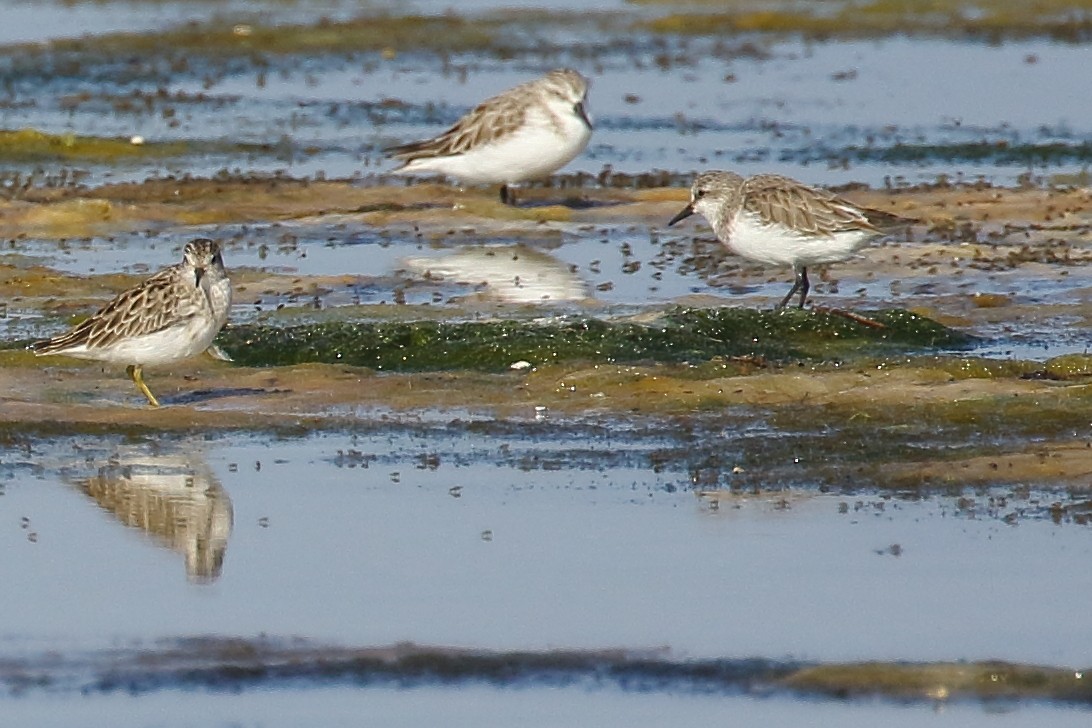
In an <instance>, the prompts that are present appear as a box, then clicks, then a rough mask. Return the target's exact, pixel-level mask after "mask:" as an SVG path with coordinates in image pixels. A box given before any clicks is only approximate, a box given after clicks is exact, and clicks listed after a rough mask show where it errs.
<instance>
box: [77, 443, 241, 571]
mask: <svg viewBox="0 0 1092 728" xmlns="http://www.w3.org/2000/svg"><path fill="white" fill-rule="evenodd" d="M78 487H79V488H80V490H82V491H83V492H84V493H86V494H87V495H89V496H91V497H92V498H93V499H94V500H95V502H96V503H98V505H99V506H100V507H101V508H102V509H103V510H105V511H107V512H109V513H110V514H112V515H114V516H115V517H116V518H117V519H118V520H119V521H121V522H122V523H124V524H125V525H126V526H132V527H134V528H140V529H142V530H144V531H146V532H148V533H149V534H150V535H152V536H154V537H155V538H156V539H157V540H158V541H160V542H161V543H162V544H163V545H165V546H167V547H169V548H170V549H172V550H174V551H177V552H179V553H182V554H184V555H185V557H186V575H187V576H188V577H189V578H190V580H192V581H196V582H202V583H208V582H213V581H216V580H217V579H219V578H220V573H221V572H222V571H223V568H224V553H225V552H226V551H227V543H228V538H229V537H230V536H231V527H232V510H231V499H230V498H229V497H228V494H227V492H226V491H224V489H223V487H222V486H221V485H220V483H219V482H218V481H217V480H216V478H215V476H214V475H213V474H212V472H211V471H210V470H209V469H208V466H207V465H206V464H205V463H203V462H195V460H194V459H192V458H187V457H182V456H155V455H134V456H132V457H124V458H119V459H111V461H110V462H109V463H108V464H107V465H104V466H103V467H100V468H99V471H98V474H97V475H95V476H93V477H91V478H88V479H87V480H85V481H82V482H80V483H79V484H78Z"/></svg>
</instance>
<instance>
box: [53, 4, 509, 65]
mask: <svg viewBox="0 0 1092 728" xmlns="http://www.w3.org/2000/svg"><path fill="white" fill-rule="evenodd" d="M510 23H511V21H510V20H507V19H504V18H467V17H461V16H458V15H455V14H445V15H438V16H421V15H378V16H369V17H360V18H354V19H351V20H345V21H332V20H328V19H324V20H322V21H320V22H318V23H314V24H301V25H262V24H260V23H247V22H241V23H236V24H230V23H210V24H199V23H187V24H185V25H181V26H178V27H176V28H173V29H170V30H167V31H163V32H159V33H130V32H123V33H111V34H105V35H100V36H96V37H89V38H72V39H58V40H54V41H52V42H51V43H50V46H49V47H50V49H52V50H54V51H61V52H78V53H111V54H117V53H143V54H151V55H156V54H159V53H162V52H164V51H169V52H172V53H182V52H184V53H187V54H199V55H200V56H204V57H211V58H216V57H220V58H231V57H240V56H243V57H246V56H253V55H257V54H282V55H287V54H301V53H306V54H315V53H359V52H366V51H382V52H384V53H385V54H388V55H391V54H394V53H397V52H398V51H402V50H411V49H413V50H424V49H427V50H434V51H487V50H491V49H493V47H494V46H495V44H496V35H497V31H498V28H501V27H503V26H505V25H509V24H510Z"/></svg>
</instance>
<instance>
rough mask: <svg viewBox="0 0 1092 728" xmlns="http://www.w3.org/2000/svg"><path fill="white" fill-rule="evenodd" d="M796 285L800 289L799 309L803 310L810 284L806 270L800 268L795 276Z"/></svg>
mask: <svg viewBox="0 0 1092 728" xmlns="http://www.w3.org/2000/svg"><path fill="white" fill-rule="evenodd" d="M796 285H797V286H799V287H800V306H799V307H800V308H804V299H806V298H807V297H808V291H809V290H810V289H811V282H810V281H809V280H808V269H807V268H804V267H802V266H801V268H800V272H799V273H797V274H796Z"/></svg>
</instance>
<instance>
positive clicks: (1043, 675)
mask: <svg viewBox="0 0 1092 728" xmlns="http://www.w3.org/2000/svg"><path fill="white" fill-rule="evenodd" d="M782 684H783V685H785V686H786V687H788V688H791V689H793V690H799V691H802V692H814V693H820V694H822V695H829V696H831V697H839V698H849V697H861V696H866V695H880V696H883V697H888V698H898V699H926V700H929V699H931V700H946V699H949V698H979V699H1022V700H1029V699H1034V700H1058V701H1064V702H1080V703H1089V702H1092V681H1090V680H1086V679H1085V678H1084V673H1083V672H1082V671H1075V670H1067V669H1062V668H1056V667H1046V666H1039V665H1021V664H1014V663H1011V662H999V661H998V662H993V661H991V662H950V663H945V662H939V663H921V664H913V663H891V662H864V663H848V664H830V665H818V666H815V667H807V668H804V669H801V670H798V671H797V672H795V673H794V674H793V675H791V676H789V677H788V678H786V679H785V680H784V681H783V683H782Z"/></svg>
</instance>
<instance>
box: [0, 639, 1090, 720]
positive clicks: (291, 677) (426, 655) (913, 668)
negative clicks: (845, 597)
mask: <svg viewBox="0 0 1092 728" xmlns="http://www.w3.org/2000/svg"><path fill="white" fill-rule="evenodd" d="M467 683H477V684H486V685H492V686H494V687H500V688H507V687H535V686H537V687H551V688H559V687H573V686H577V687H582V688H589V687H593V688H611V687H613V688H618V689H622V690H626V691H635V692H673V693H683V694H687V693H690V694H741V693H742V694H766V693H770V692H776V691H789V692H794V693H799V694H811V695H824V696H828V697H835V698H861V697H869V696H879V697H886V698H893V699H898V700H927V701H939V700H948V699H956V700H959V699H971V700H974V699H977V700H983V701H994V700H1020V699H1034V700H1051V701H1058V702H1063V703H1074V704H1082V705H1084V704H1089V703H1092V685H1090V684H1089V681H1088V680H1085V679H1084V677H1083V671H1080V670H1076V671H1075V670H1072V669H1066V668H1059V667H1049V666H1037V665H1019V664H1013V663H1008V662H966V663H963V662H961V663H944V662H940V663H919V664H914V663H883V662H869V663H842V664H836V663H831V664H819V663H801V662H786V661H778V660H771V659H765V658H748V659H714V660H692V661H689V660H677V659H672V658H671V657H670V655H668V654H666V653H665V652H663V651H657V652H648V651H636V650H628V649H610V650H550V651H544V652H535V651H484V650H473V649H459V648H446V647H429V646H420V645H415V644H412V643H401V644H396V645H391V646H388V647H360V648H344V647H326V646H321V645H315V644H311V643H308V642H306V641H302V640H291V641H279V640H270V639H259V640H246V639H225V638H192V639H181V640H175V641H166V642H164V643H160V644H157V645H156V646H154V647H152V648H150V649H135V650H130V649H121V650H111V651H103V652H93V653H91V654H86V655H82V656H79V657H72V658H60V657H57V656H56V655H49V656H42V657H30V658H21V659H20V658H17V659H6V660H3V661H0V684H2V685H3V686H4V688H5V691H4V692H5V693H6V694H7V697H9V698H10V697H14V696H19V695H23V694H25V693H27V692H30V691H36V690H44V691H47V692H51V693H67V692H80V693H84V694H87V693H114V692H124V693H127V694H130V695H142V694H147V693H154V692H157V691H161V690H177V689H192V688H202V689H208V690H227V691H239V690H252V689H269V688H275V687H282V686H284V685H286V684H291V685H292V686H293V687H299V686H301V685H303V686H306V685H310V686H316V687H317V686H331V685H334V686H355V687H370V686H384V687H397V688H413V687H419V686H425V685H460V684H467Z"/></svg>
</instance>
